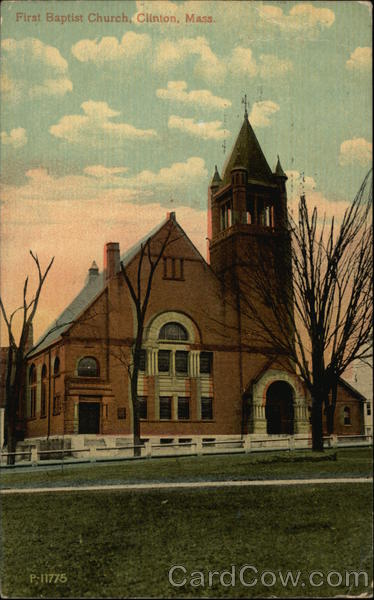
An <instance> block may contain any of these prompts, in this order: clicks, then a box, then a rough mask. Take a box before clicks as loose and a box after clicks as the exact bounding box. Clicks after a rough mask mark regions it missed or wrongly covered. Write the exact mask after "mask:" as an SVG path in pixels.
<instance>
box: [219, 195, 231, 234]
mask: <svg viewBox="0 0 374 600" xmlns="http://www.w3.org/2000/svg"><path fill="white" fill-rule="evenodd" d="M231 225H232V201H231V200H230V201H229V202H226V203H225V204H223V205H222V206H221V231H223V230H224V229H227V228H228V227H231Z"/></svg>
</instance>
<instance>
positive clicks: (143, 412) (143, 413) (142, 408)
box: [138, 396, 147, 419]
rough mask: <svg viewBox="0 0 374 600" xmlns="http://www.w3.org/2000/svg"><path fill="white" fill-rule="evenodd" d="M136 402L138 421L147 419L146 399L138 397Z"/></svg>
mask: <svg viewBox="0 0 374 600" xmlns="http://www.w3.org/2000/svg"><path fill="white" fill-rule="evenodd" d="M138 402H139V419H146V418H147V397H146V396H139V397H138Z"/></svg>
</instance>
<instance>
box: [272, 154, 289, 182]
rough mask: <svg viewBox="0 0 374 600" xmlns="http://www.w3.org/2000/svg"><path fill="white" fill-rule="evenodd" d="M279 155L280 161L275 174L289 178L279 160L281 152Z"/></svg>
mask: <svg viewBox="0 0 374 600" xmlns="http://www.w3.org/2000/svg"><path fill="white" fill-rule="evenodd" d="M277 157H278V162H277V166H276V167H275V174H276V175H277V177H283V178H284V179H288V177H287V175H286V173H285V172H284V171H283V169H282V165H281V162H280V160H279V154H277Z"/></svg>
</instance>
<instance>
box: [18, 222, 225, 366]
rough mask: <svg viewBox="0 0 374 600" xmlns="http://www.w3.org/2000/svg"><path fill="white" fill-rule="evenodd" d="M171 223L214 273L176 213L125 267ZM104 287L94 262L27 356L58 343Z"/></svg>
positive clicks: (128, 255)
mask: <svg viewBox="0 0 374 600" xmlns="http://www.w3.org/2000/svg"><path fill="white" fill-rule="evenodd" d="M170 221H171V222H173V224H174V225H175V227H176V228H177V229H178V230H179V231H180V233H181V234H182V235H183V237H184V238H185V239H186V241H187V242H188V243H189V245H190V246H191V247H192V249H193V251H194V252H195V253H196V254H197V255H198V257H199V258H200V259H201V260H202V261H203V263H204V264H205V265H206V266H207V267H209V269H210V270H211V272H212V273H213V270H212V269H211V267H210V265H209V264H208V263H207V262H206V260H205V258H204V257H203V256H202V255H201V254H200V252H199V250H198V249H197V248H196V246H195V245H194V244H193V242H192V241H191V240H190V238H189V237H188V235H187V234H186V233H185V231H184V230H183V229H182V227H181V226H180V225H179V223H177V221H176V219H175V213H174V212H172V213H170V215H168V216H167V217H166V219H164V220H163V221H162V222H161V223H159V224H158V225H157V226H156V227H154V228H153V229H152V230H151V231H149V232H148V233H147V234H146V235H144V236H143V237H142V238H141V239H140V240H139V241H138V242H136V244H134V245H133V246H131V248H129V249H128V250H127V251H126V252H125V253H124V254H123V255H122V256H121V262H123V264H124V266H127V265H128V264H130V262H131V261H132V260H133V259H134V258H135V257H136V256H137V254H138V253H139V252H140V249H141V246H142V244H144V243H145V242H146V241H147V240H148V239H152V238H153V237H154V236H155V235H156V234H157V233H158V232H159V231H161V230H162V228H163V227H165V225H166V224H167V223H168V222H170ZM213 274H214V273H213ZM104 287H105V280H104V273H99V270H98V268H97V266H96V263H95V262H94V263H93V265H92V267H91V268H90V269H89V274H88V276H87V279H86V282H85V285H84V286H83V288H82V289H81V291H80V292H79V294H78V295H77V296H76V297H75V298H74V300H73V301H72V302H71V303H70V304H69V305H68V307H67V308H65V310H64V311H63V312H62V313H61V314H60V316H59V317H58V318H57V319H56V320H55V321H54V322H53V323H52V324H51V325H50V326H49V327H48V328H47V329H46V331H45V332H44V333H43V334H42V335H41V336H40V338H39V339H38V341H37V342H36V343H35V344H34V346H33V347H32V348H31V350H30V351H29V352H28V354H27V356H28V357H31V356H33V355H34V354H36V353H37V352H40V351H41V350H45V349H46V348H48V346H50V345H51V344H52V343H53V342H55V341H57V340H58V339H59V338H60V337H61V334H62V333H64V332H65V331H67V330H68V329H69V327H70V326H71V325H73V323H74V322H75V321H76V320H77V319H78V317H79V316H80V315H81V314H82V313H83V312H84V311H85V310H86V309H87V308H88V307H89V305H90V304H91V303H92V302H93V301H94V300H95V299H96V298H97V297H98V296H99V294H100V293H101V292H102V291H103V289H104Z"/></svg>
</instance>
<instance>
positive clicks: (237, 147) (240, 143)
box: [222, 97, 275, 185]
mask: <svg viewBox="0 0 374 600" xmlns="http://www.w3.org/2000/svg"><path fill="white" fill-rule="evenodd" d="M243 104H245V112H244V121H243V124H242V127H241V129H240V132H239V135H238V137H237V138H236V142H235V144H234V147H233V150H232V152H231V154H230V156H229V157H228V159H227V161H226V163H225V166H224V170H223V176H222V180H223V185H227V184H229V183H230V182H231V171H232V169H233V168H235V167H237V165H238V162H237V160H238V159H237V155H238V152H239V154H240V162H241V164H240V165H239V166H241V167H243V168H245V169H246V170H247V173H248V178H249V179H252V180H255V181H258V182H259V183H261V184H265V185H266V184H270V185H271V184H274V183H275V181H274V175H273V173H272V172H271V169H270V167H269V165H268V163H267V161H266V158H265V156H264V153H263V152H262V149H261V146H260V144H259V143H258V140H257V138H256V135H255V132H254V131H253V129H252V127H251V124H250V122H249V120H248V112H247V100H246V97H245V98H244V99H243Z"/></svg>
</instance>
